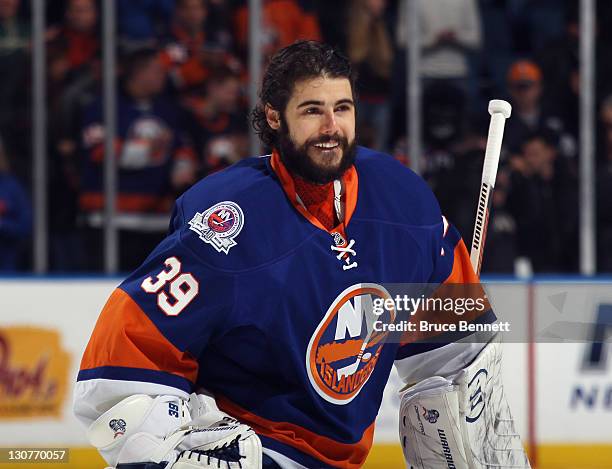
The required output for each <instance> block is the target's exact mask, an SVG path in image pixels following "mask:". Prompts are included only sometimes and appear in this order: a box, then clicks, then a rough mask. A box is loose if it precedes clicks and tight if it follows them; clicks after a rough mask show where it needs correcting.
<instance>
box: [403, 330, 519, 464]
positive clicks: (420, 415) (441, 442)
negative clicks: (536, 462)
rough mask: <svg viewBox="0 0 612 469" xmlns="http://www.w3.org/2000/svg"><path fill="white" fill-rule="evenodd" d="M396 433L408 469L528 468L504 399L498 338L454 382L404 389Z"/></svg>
mask: <svg viewBox="0 0 612 469" xmlns="http://www.w3.org/2000/svg"><path fill="white" fill-rule="evenodd" d="M399 432H400V442H401V444H402V451H403V452H404V457H405V459H406V462H407V465H408V467H409V468H411V469H412V468H414V469H439V468H443V467H444V468H449V469H488V468H490V467H497V468H530V467H531V466H530V465H529V460H528V459H527V456H526V454H525V451H524V449H523V445H522V442H521V438H520V436H519V434H518V433H517V432H516V429H515V425H514V421H513V420H512V416H511V414H510V408H509V406H508V403H507V401H506V397H505V395H504V390H503V386H502V379H501V344H500V342H499V336H497V337H496V338H495V339H493V341H491V342H489V343H488V344H487V345H486V346H485V347H484V348H483V350H482V351H481V352H480V354H479V355H478V356H477V357H476V359H475V360H474V361H473V362H472V363H471V364H470V365H469V366H468V367H466V368H465V369H463V370H462V371H460V372H459V373H458V374H457V375H456V376H455V378H454V379H453V380H452V381H451V380H448V379H446V378H443V377H441V376H435V377H432V378H428V379H425V380H423V381H421V382H419V383H418V384H416V385H414V386H412V387H410V388H409V389H407V390H406V391H404V392H403V393H402V395H401V403H400V421H399Z"/></svg>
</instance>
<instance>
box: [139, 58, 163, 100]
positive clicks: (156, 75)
mask: <svg viewBox="0 0 612 469" xmlns="http://www.w3.org/2000/svg"><path fill="white" fill-rule="evenodd" d="M132 82H133V83H134V84H135V85H134V88H136V89H137V90H138V92H139V93H140V94H141V95H142V96H145V97H153V96H156V95H157V94H159V93H161V91H162V90H163V89H164V86H165V83H166V72H165V70H164V68H163V66H162V64H161V63H160V62H159V60H157V59H151V60H148V61H147V62H145V63H144V64H143V65H142V67H140V69H139V70H138V71H137V72H136V73H135V74H134V75H133V77H132Z"/></svg>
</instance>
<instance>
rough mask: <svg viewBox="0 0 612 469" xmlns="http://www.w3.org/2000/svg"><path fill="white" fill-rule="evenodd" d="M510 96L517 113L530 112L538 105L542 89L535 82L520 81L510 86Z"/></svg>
mask: <svg viewBox="0 0 612 469" xmlns="http://www.w3.org/2000/svg"><path fill="white" fill-rule="evenodd" d="M510 94H511V95H512V99H513V101H514V104H515V105H516V107H517V108H518V109H519V111H520V110H523V109H524V110H528V111H530V110H531V109H533V108H534V107H536V106H537V105H538V103H539V101H540V95H541V94H542V87H541V86H540V83H539V82H537V81H528V80H525V81H520V82H516V83H513V84H511V85H510Z"/></svg>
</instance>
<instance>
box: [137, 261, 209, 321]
mask: <svg viewBox="0 0 612 469" xmlns="http://www.w3.org/2000/svg"><path fill="white" fill-rule="evenodd" d="M164 264H165V267H166V268H165V269H162V270H161V272H160V273H158V274H157V275H155V276H150V277H147V278H145V279H144V280H143V281H142V283H141V284H140V288H142V289H143V290H144V291H145V292H147V293H156V294H157V306H159V309H161V310H162V311H163V312H164V314H166V316H178V315H179V314H181V312H183V310H184V309H185V308H186V307H187V305H189V303H191V301H192V300H193V299H194V298H195V297H196V296H197V295H198V292H199V290H200V285H199V284H198V281H197V280H196V279H195V277H194V276H193V275H192V274H191V273H190V272H184V273H181V268H182V265H181V261H180V260H179V259H178V258H176V257H174V256H173V257H169V258H168V259H166V260H165V261H164Z"/></svg>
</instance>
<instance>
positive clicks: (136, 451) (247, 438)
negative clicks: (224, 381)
mask: <svg viewBox="0 0 612 469" xmlns="http://www.w3.org/2000/svg"><path fill="white" fill-rule="evenodd" d="M192 417H193V419H192ZM88 437H89V440H90V441H91V443H92V444H93V445H94V446H96V448H98V450H99V451H100V453H101V454H102V455H103V456H104V458H105V459H106V460H107V461H108V462H109V463H110V464H117V468H121V469H127V468H129V469H161V468H163V469H170V468H172V469H192V468H203V467H204V468H207V467H216V468H234V467H237V468H238V467H239V468H242V469H260V468H261V459H262V450H261V442H260V441H259V437H258V436H257V435H256V434H255V432H254V431H253V430H252V429H251V428H250V427H248V426H247V425H243V424H241V423H240V422H238V421H237V420H235V419H234V418H232V417H230V416H229V415H227V414H225V413H223V412H221V411H220V410H219V409H218V408H217V406H216V404H215V402H214V399H212V398H211V397H208V396H203V395H196V394H192V395H191V397H190V399H189V401H186V400H184V399H180V398H178V397H173V396H157V397H155V398H153V397H150V396H146V395H134V396H130V397H128V398H126V399H124V400H123V401H121V402H120V403H118V404H117V405H115V406H114V407H112V408H111V409H110V410H108V411H107V412H106V413H104V414H103V415H102V416H100V417H99V418H98V419H97V420H96V421H95V422H94V423H93V424H92V425H91V427H90V428H89V430H88Z"/></svg>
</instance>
